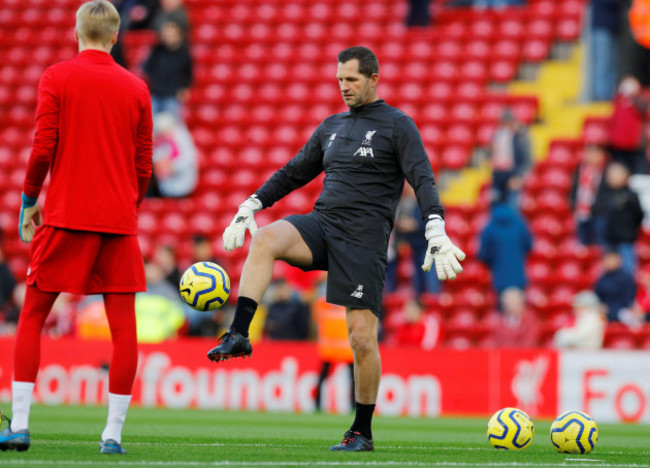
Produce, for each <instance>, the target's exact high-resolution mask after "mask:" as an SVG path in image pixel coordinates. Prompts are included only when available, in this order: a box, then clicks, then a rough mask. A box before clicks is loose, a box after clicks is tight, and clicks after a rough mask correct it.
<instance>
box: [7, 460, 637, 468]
mask: <svg viewBox="0 0 650 468" xmlns="http://www.w3.org/2000/svg"><path fill="white" fill-rule="evenodd" d="M6 461H7V462H8V463H7V464H16V465H29V464H31V465H65V466H73V465H90V466H94V465H106V464H107V462H106V461H92V460H87V461H81V460H6ZM111 464H112V463H111ZM115 464H117V465H119V466H300V467H302V466H421V467H425V466H458V467H483V466H490V467H492V466H493V467H497V466H504V467H507V466H524V467H547V466H575V465H567V464H565V463H560V464H553V463H517V462H510V463H493V462H491V463H484V462H477V463H470V462H448V463H445V462H431V463H427V462H406V461H388V460H387V461H372V462H359V461H349V462H334V461H331V462H330V461H306V462H296V461H277V462H270V461H269V462H238V461H215V462H191V461H178V462H172V461H169V462H164V461H144V460H143V461H121V460H120V461H116V463H115ZM598 466H603V467H608V468H648V467H650V465H639V464H636V463H631V464H610V463H604V464H602V465H598Z"/></svg>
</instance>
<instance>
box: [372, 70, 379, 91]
mask: <svg viewBox="0 0 650 468" xmlns="http://www.w3.org/2000/svg"><path fill="white" fill-rule="evenodd" d="M378 84H379V73H373V74H372V76H371V77H370V86H372V87H373V88H376V87H377V85H378Z"/></svg>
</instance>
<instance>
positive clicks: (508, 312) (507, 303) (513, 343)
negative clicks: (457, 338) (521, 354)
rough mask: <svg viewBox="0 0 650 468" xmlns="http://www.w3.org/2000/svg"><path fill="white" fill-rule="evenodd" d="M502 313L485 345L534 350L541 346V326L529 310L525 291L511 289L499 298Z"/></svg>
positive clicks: (505, 290) (507, 289) (506, 290)
mask: <svg viewBox="0 0 650 468" xmlns="http://www.w3.org/2000/svg"><path fill="white" fill-rule="evenodd" d="M499 303H500V304H501V308H502V313H501V314H500V315H499V318H498V320H496V321H495V322H496V323H495V324H494V325H493V328H492V331H491V333H490V336H489V337H488V339H487V340H486V341H485V344H486V345H487V346H490V347H499V348H534V347H535V346H537V345H538V344H539V336H540V331H541V328H540V327H541V324H540V321H539V319H538V318H537V316H536V315H535V312H533V311H532V310H530V309H528V308H527V304H526V295H525V294H524V291H523V290H521V289H519V288H516V287H509V288H506V289H504V290H503V292H502V293H501V295H500V296H499Z"/></svg>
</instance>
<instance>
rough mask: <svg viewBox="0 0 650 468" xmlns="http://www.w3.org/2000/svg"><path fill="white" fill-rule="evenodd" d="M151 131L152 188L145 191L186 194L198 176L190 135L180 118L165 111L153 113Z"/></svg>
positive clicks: (153, 193)
mask: <svg viewBox="0 0 650 468" xmlns="http://www.w3.org/2000/svg"><path fill="white" fill-rule="evenodd" d="M153 131H154V139H153V175H154V177H152V186H151V187H153V190H150V191H149V192H148V194H149V195H152V196H155V195H158V196H161V197H176V198H179V197H186V196H187V195H189V194H191V193H192V192H193V191H194V189H195V188H196V184H197V182H198V179H199V176H198V172H199V168H198V161H197V152H196V146H194V141H193V140H192V135H191V134H190V132H189V130H188V129H187V127H186V126H185V124H184V123H183V122H182V121H180V120H178V118H177V117H176V116H175V115H174V114H172V113H171V112H167V111H166V112H160V113H158V114H156V115H154V125H153ZM156 190H157V193H156Z"/></svg>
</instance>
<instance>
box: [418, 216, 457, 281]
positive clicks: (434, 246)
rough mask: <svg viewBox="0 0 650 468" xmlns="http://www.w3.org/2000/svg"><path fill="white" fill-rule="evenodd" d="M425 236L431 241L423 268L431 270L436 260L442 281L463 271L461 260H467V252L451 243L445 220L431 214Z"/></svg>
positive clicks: (452, 277)
mask: <svg viewBox="0 0 650 468" xmlns="http://www.w3.org/2000/svg"><path fill="white" fill-rule="evenodd" d="M424 236H425V237H426V239H427V241H429V245H428V246H427V254H426V256H425V257H424V264H423V265H422V269H423V270H424V271H429V270H430V269H431V266H432V265H433V262H434V261H435V263H436V273H437V275H438V279H439V280H440V281H444V280H446V279H454V278H456V273H460V272H461V271H463V267H462V266H460V262H459V260H460V261H461V262H462V261H463V260H465V253H464V252H463V251H462V250H460V249H459V248H458V247H456V246H455V245H454V244H452V243H451V240H450V239H449V237H447V234H446V233H445V222H444V221H443V220H442V218H441V217H440V216H438V215H431V216H429V221H428V222H427V226H426V230H425V232H424Z"/></svg>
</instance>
